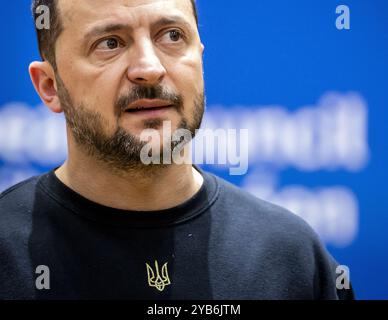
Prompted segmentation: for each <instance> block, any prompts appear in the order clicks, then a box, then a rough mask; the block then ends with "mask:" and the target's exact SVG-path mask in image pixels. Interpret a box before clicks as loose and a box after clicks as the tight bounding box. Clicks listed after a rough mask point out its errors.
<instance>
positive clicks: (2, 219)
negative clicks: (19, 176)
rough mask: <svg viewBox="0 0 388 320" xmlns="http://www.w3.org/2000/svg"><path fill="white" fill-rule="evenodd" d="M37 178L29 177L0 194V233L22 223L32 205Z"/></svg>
mask: <svg viewBox="0 0 388 320" xmlns="http://www.w3.org/2000/svg"><path fill="white" fill-rule="evenodd" d="M39 178H40V176H34V177H31V178H29V179H27V180H24V181H22V182H19V183H18V184H15V185H14V186H12V187H10V188H8V189H6V190H5V191H3V192H2V193H1V194H0V231H2V232H0V234H2V233H3V232H5V231H6V232H8V231H10V230H11V231H12V229H13V227H15V228H16V227H17V226H18V225H19V226H22V225H24V223H25V222H26V218H27V219H28V216H29V215H30V214H31V212H32V210H33V207H34V201H35V197H36V188H37V183H38V181H39ZM11 226H13V227H11ZM7 230H8V231H7Z"/></svg>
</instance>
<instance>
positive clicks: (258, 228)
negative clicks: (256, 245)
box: [215, 176, 319, 243]
mask: <svg viewBox="0 0 388 320" xmlns="http://www.w3.org/2000/svg"><path fill="white" fill-rule="evenodd" d="M215 177H216V179H217V181H218V185H219V188H220V196H219V199H218V203H217V210H218V211H221V212H222V213H221V215H220V217H222V216H223V217H225V215H226V216H227V217H228V221H231V222H232V223H233V224H234V225H235V226H236V225H237V226H240V227H241V228H243V230H244V232H252V233H255V234H256V235H257V234H258V232H260V234H261V235H262V236H263V235H268V236H269V237H271V239H274V238H276V237H277V238H278V239H279V240H280V241H281V240H282V239H283V240H290V239H294V240H295V241H297V242H299V241H300V242H301V243H302V242H303V241H305V240H306V239H309V240H312V241H313V242H315V241H319V239H318V236H317V234H316V233H315V231H314V230H313V229H312V228H311V227H310V225H309V224H308V223H307V222H306V221H305V220H303V219H302V218H301V217H299V216H298V215H296V214H295V213H292V212H291V211H289V210H288V209H286V208H283V207H281V206H279V205H276V204H274V203H271V202H268V201H266V200H263V199H260V198H258V197H256V196H254V195H252V194H251V193H249V192H247V191H245V190H243V189H242V188H240V187H237V186H235V185H233V184H232V183H230V182H228V181H226V180H224V179H222V178H220V177H217V176H215Z"/></svg>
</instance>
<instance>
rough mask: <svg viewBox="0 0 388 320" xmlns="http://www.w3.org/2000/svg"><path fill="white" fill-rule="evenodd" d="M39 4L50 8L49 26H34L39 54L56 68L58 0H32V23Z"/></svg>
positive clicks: (195, 14) (58, 19) (59, 23)
mask: <svg viewBox="0 0 388 320" xmlns="http://www.w3.org/2000/svg"><path fill="white" fill-rule="evenodd" d="M191 4H192V6H193V12H194V17H195V21H196V23H197V26H198V12H197V6H196V3H195V0H191ZM39 6H46V7H47V8H49V10H50V28H49V29H40V28H37V27H35V30H36V33H37V38H38V47H39V52H40V56H41V57H42V59H43V60H47V61H48V62H50V63H51V65H52V66H53V67H54V68H55V69H56V61H55V43H56V41H57V38H58V37H59V35H60V34H61V32H62V30H63V26H62V21H61V16H60V12H59V8H58V0H32V16H33V18H34V23H35V21H37V19H38V17H39V14H40V13H37V10H36V9H37V8H38V7H39Z"/></svg>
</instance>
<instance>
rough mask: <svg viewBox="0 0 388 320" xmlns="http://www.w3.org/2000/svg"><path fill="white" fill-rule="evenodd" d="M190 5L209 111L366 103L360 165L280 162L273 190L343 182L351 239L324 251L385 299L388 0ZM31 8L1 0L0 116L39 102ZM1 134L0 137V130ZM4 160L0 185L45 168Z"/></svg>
mask: <svg viewBox="0 0 388 320" xmlns="http://www.w3.org/2000/svg"><path fill="white" fill-rule="evenodd" d="M198 2H199V3H198V9H199V16H200V32H201V37H202V40H203V42H204V44H205V46H206V51H205V56H204V59H205V60H204V64H205V81H206V89H207V91H206V95H207V103H208V105H209V106H210V107H209V109H210V110H211V106H213V105H221V106H222V108H224V109H225V110H226V112H227V110H228V108H233V106H242V107H244V108H245V109H247V110H249V108H252V109H253V106H259V105H263V106H270V105H280V106H283V107H284V108H285V109H286V110H287V111H288V112H291V113H292V112H296V111H297V110H298V109H299V108H300V107H301V106H306V105H311V104H314V103H316V102H317V101H318V100H319V98H320V97H321V96H322V95H323V94H324V93H326V92H332V91H335V92H339V93H344V94H346V93H347V92H356V93H357V94H359V95H360V96H361V97H362V98H363V99H364V100H365V102H366V105H367V108H368V109H367V110H368V118H367V121H368V132H367V134H368V135H367V143H368V147H369V156H368V159H367V161H366V163H365V165H364V166H362V167H360V168H358V169H357V170H353V171H349V170H346V169H343V168H341V167H338V168H334V169H331V170H329V169H325V168H320V169H317V170H309V171H308V170H300V169H298V168H296V167H294V166H292V165H289V166H287V165H285V166H283V167H282V168H281V169H278V170H277V174H278V180H279V187H280V188H281V187H284V186H288V185H293V184H298V185H303V186H305V187H306V188H314V187H322V186H331V185H341V186H344V187H346V188H348V189H349V190H351V191H352V192H353V193H354V195H355V196H356V198H357V203H358V209H359V217H358V219H359V220H358V231H357V234H356V236H355V237H354V238H353V239H352V241H351V242H349V243H348V244H346V245H345V246H335V245H331V244H330V243H327V246H328V249H329V251H330V252H331V253H332V254H333V255H334V256H335V258H336V259H337V260H338V261H340V262H341V264H345V265H347V266H349V268H350V273H351V280H352V282H353V284H354V287H355V290H356V295H357V297H358V298H360V299H387V298H388V275H387V273H386V271H387V267H388V257H387V254H386V245H387V244H388V232H387V226H388V212H387V208H388V191H387V187H386V181H387V170H386V168H385V165H386V163H387V160H388V149H387V146H388V145H387V135H386V133H385V132H386V129H387V125H386V119H387V117H388V111H387V108H388V99H387V97H386V95H387V93H388V90H387V89H388V82H387V75H388V63H387V58H388V2H387V1H384V0H370V1H366V0H348V1H346V2H344V3H343V2H340V1H334V0H319V1H318V0H295V1H286V0H283V1H279V0H272V1H269V0H259V1H258V0H246V1H242V2H239V1H230V2H229V1H228V2H226V1H224V0H211V1H206V0H199V1H198ZM340 4H346V5H348V6H349V8H350V19H351V20H350V21H351V25H350V26H351V28H350V30H338V29H337V28H336V26H335V21H336V18H337V15H336V13H335V9H336V7H337V6H338V5H340ZM29 8H30V1H28V0H18V1H14V2H7V4H6V5H4V6H3V10H1V13H0V14H1V21H2V26H3V27H2V28H1V30H0V32H1V39H3V40H2V44H1V51H0V59H1V62H2V77H1V78H0V88H1V93H0V110H1V108H2V107H4V106H5V105H7V104H9V103H11V102H21V103H24V104H26V105H28V106H29V107H30V108H35V107H36V106H37V105H39V104H40V103H41V102H40V99H39V97H38V96H37V95H36V93H35V91H34V89H33V86H32V84H31V82H30V79H29V75H28V65H29V63H30V62H31V61H33V60H36V59H39V55H38V50H37V45H36V38H35V33H34V25H33V22H32V19H31V14H30V9H29ZM0 121H1V119H0ZM0 126H1V122H0ZM0 134H2V135H7V132H4V130H3V131H1V127H0ZM5 137H6V136H5ZM0 138H1V137H0ZM3 138H4V136H3ZM6 138H7V137H6ZM0 148H1V144H0ZM3 151H4V150H3ZM4 154H5V152H2V150H1V149H0V170H1V169H3V173H2V174H1V175H0V179H2V180H3V181H1V183H2V186H3V188H4V187H5V186H6V185H7V184H10V183H13V182H15V181H16V180H17V179H15V178H12V179H11V178H10V177H11V176H12V170H15V171H16V170H19V169H20V168H22V167H25V168H27V169H28V170H30V169H31V170H32V171H34V172H42V171H46V170H48V169H50V168H52V167H53V165H47V166H44V165H42V164H41V163H39V162H36V161H35V162H34V161H33V160H31V159H28V158H26V159H25V161H20V159H19V160H18V161H16V162H15V163H13V162H12V161H10V160H9V159H8V160H7V159H6V157H5V156H4ZM207 168H209V169H210V170H212V171H214V172H216V173H217V174H219V175H221V176H223V177H224V178H226V179H228V180H230V181H232V182H234V183H236V184H237V185H241V184H242V183H243V179H244V177H239V176H230V175H228V173H227V171H225V170H220V169H219V168H218V169H217V168H212V167H210V166H209V167H207ZM251 170H252V168H250V169H249V172H250V171H251ZM249 172H248V174H249ZM7 179H8V180H7Z"/></svg>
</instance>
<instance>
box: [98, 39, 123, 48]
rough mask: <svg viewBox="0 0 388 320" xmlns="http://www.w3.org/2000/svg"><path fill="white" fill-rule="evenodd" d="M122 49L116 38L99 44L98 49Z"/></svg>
mask: <svg viewBox="0 0 388 320" xmlns="http://www.w3.org/2000/svg"><path fill="white" fill-rule="evenodd" d="M118 47H120V42H119V40H118V39H116V38H108V39H105V40H102V41H101V42H100V43H98V45H97V47H96V49H100V50H114V49H117V48H118Z"/></svg>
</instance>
